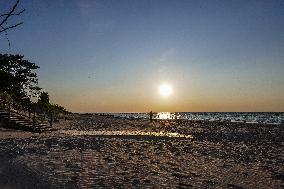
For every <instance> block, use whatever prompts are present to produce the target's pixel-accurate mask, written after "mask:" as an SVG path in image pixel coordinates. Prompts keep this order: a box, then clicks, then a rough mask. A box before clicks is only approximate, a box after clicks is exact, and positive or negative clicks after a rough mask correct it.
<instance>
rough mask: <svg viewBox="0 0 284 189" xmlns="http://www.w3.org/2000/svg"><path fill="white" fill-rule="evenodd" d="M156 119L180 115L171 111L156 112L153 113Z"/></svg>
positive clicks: (178, 116) (177, 117)
mask: <svg viewBox="0 0 284 189" xmlns="http://www.w3.org/2000/svg"><path fill="white" fill-rule="evenodd" d="M155 118H156V119H179V118H180V115H179V114H178V113H172V112H157V113H156V115H155Z"/></svg>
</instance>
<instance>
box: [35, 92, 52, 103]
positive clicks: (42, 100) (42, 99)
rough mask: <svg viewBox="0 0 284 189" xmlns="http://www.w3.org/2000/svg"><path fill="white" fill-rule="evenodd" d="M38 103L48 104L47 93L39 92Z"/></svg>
mask: <svg viewBox="0 0 284 189" xmlns="http://www.w3.org/2000/svg"><path fill="white" fill-rule="evenodd" d="M38 102H40V103H49V94H48V92H41V93H40V95H39V99H38Z"/></svg>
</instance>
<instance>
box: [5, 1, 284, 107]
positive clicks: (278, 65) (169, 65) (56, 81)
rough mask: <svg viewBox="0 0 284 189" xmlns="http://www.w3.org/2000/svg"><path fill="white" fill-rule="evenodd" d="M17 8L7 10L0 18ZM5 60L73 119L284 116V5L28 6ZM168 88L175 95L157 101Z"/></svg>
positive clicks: (149, 3) (74, 3)
mask: <svg viewBox="0 0 284 189" xmlns="http://www.w3.org/2000/svg"><path fill="white" fill-rule="evenodd" d="M10 6H11V1H8V0H4V1H1V2H0V13H2V12H4V11H5V10H7V9H8V8H9V7H10ZM21 7H22V8H25V9H26V12H25V13H24V14H23V15H22V16H21V17H18V18H15V19H14V20H11V22H16V21H24V24H23V25H22V26H20V27H18V28H17V29H15V30H11V31H9V33H8V36H9V39H10V41H11V47H9V46H8V44H7V40H6V39H5V37H4V35H3V34H2V35H1V36H0V50H1V52H2V53H19V54H23V55H25V57H26V58H27V59H28V60H31V61H33V62H35V63H37V64H38V65H40V67H41V68H40V70H39V71H38V74H39V79H40V86H41V87H43V88H44V89H45V90H47V91H48V92H49V93H50V95H51V99H52V101H53V102H54V103H59V104H62V105H64V106H66V107H67V109H69V110H71V111H78V112H100V111H103V112H105V111H119V112H129V111H130V112H132V111H150V110H154V111H284V109H283V108H284V97H283V96H284V95H283V94H284V74H283V72H284V3H283V1H280V0H278V1H273V0H270V1H233V0H232V1H213V0H211V1H190V0H187V1H182V0H177V1H174V0H172V1H166V0H163V1H158V0H151V1H150V0H139V1H138V0H131V1H126V0H119V1H95V0H94V1H93V0H68V1H67V0H65V1H64V0H56V1H55V0H50V1H37V0H22V1H21V2H20V7H19V8H21ZM165 82H166V83H169V84H170V85H171V86H172V88H173V95H172V96H171V97H170V98H167V99H163V98H162V97H161V96H160V95H159V94H158V92H157V91H158V90H157V89H158V87H159V85H160V84H162V83H165Z"/></svg>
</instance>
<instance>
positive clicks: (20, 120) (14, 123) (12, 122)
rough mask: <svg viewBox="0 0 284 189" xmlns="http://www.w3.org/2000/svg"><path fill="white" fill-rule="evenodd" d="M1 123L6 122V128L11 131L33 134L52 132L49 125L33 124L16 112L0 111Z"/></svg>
mask: <svg viewBox="0 0 284 189" xmlns="http://www.w3.org/2000/svg"><path fill="white" fill-rule="evenodd" d="M0 121H2V122H4V123H5V124H4V125H5V126H6V127H7V128H10V129H17V130H24V131H32V132H45V131H52V130H53V129H52V127H50V125H49V123H38V122H37V121H36V122H35V123H33V120H31V119H29V118H28V117H26V116H24V115H19V114H16V113H14V112H10V114H9V112H8V111H6V110H3V109H0Z"/></svg>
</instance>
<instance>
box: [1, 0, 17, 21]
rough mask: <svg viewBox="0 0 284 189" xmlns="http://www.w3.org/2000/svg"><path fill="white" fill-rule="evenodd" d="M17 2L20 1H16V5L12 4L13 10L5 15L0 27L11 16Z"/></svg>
mask: <svg viewBox="0 0 284 189" xmlns="http://www.w3.org/2000/svg"><path fill="white" fill-rule="evenodd" d="M19 1H20V0H17V1H16V3H15V4H14V6H13V8H12V9H11V10H10V12H9V13H7V14H6V17H5V18H4V19H3V20H2V22H1V23H0V26H2V24H4V23H5V22H6V21H7V20H8V18H9V17H10V16H11V15H12V14H13V12H14V11H15V9H16V7H17V6H18V3H19Z"/></svg>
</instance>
